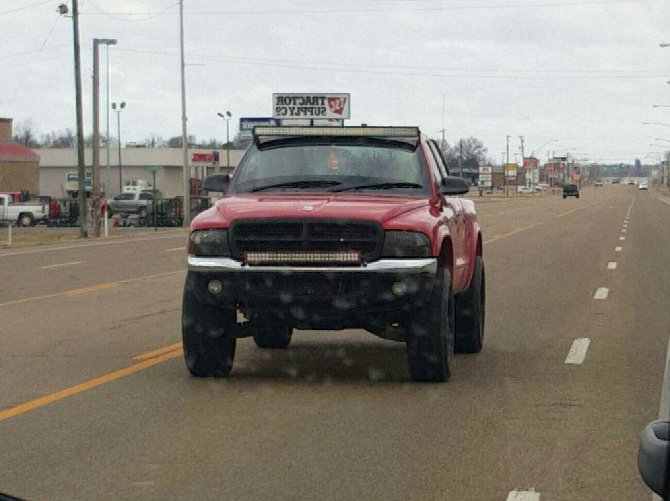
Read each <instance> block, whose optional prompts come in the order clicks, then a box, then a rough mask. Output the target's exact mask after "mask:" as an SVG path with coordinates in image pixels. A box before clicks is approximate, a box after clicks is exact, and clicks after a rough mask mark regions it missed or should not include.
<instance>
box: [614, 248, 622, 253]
mask: <svg viewBox="0 0 670 501" xmlns="http://www.w3.org/2000/svg"><path fill="white" fill-rule="evenodd" d="M622 250H623V247H615V248H614V252H621V251H622Z"/></svg>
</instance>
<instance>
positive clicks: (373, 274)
mask: <svg viewBox="0 0 670 501" xmlns="http://www.w3.org/2000/svg"><path fill="white" fill-rule="evenodd" d="M188 270H189V272H188V276H187V287H186V290H187V291H191V292H192V293H195V295H196V298H197V299H198V301H200V302H201V303H206V304H212V305H218V306H224V307H237V308H240V309H242V310H248V311H252V312H254V313H258V314H272V315H276V316H279V317H281V318H284V319H286V320H287V321H289V322H290V323H291V324H293V325H294V326H295V327H297V328H313V329H344V328H349V327H364V326H365V325H368V324H370V322H373V323H378V322H379V321H386V322H388V321H393V322H396V321H398V322H400V321H402V320H403V319H404V318H406V317H407V316H408V315H411V313H412V311H413V310H414V308H416V307H418V306H421V305H422V304H424V303H425V302H426V301H427V300H428V299H429V298H430V296H431V294H432V291H433V286H434V281H435V277H436V272H437V259H436V258H421V259H381V260H378V261H374V262H372V263H369V264H367V265H366V266H324V267H317V266H245V265H243V264H242V263H240V262H239V261H236V260H234V259H230V258H205V257H195V256H189V257H188ZM212 281H219V282H220V283H221V287H220V292H218V293H214V292H210V283H211V282H212ZM218 289H219V288H217V287H215V288H214V290H218Z"/></svg>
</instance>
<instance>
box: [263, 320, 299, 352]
mask: <svg viewBox="0 0 670 501" xmlns="http://www.w3.org/2000/svg"><path fill="white" fill-rule="evenodd" d="M262 322H263V323H262V324H261V325H259V326H258V327H257V329H258V331H257V332H256V334H254V342H255V343H256V346H258V347H259V348H275V349H282V348H288V345H289V344H291V337H292V336H293V328H292V327H291V326H290V325H285V324H281V323H279V322H278V321H277V320H276V319H263V321H262ZM268 323H270V325H268Z"/></svg>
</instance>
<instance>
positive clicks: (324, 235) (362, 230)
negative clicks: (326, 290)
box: [230, 219, 383, 262]
mask: <svg viewBox="0 0 670 501" xmlns="http://www.w3.org/2000/svg"><path fill="white" fill-rule="evenodd" d="M382 243H383V231H382V227H381V225H380V224H379V223H377V222H376V221H360V220H350V219H290V220H286V219H276V220H272V219H269V220H268V219H263V220H250V219H246V220H240V221H235V222H234V223H233V224H231V226H230V247H231V251H232V254H233V257H234V258H235V259H240V260H241V259H242V258H243V256H244V253H245V252H256V251H350V250H353V251H358V252H360V253H361V255H362V256H363V260H364V261H366V262H369V261H373V260H375V259H377V258H378V257H379V254H380V253H381V246H382Z"/></svg>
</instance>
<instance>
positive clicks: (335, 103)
mask: <svg viewBox="0 0 670 501" xmlns="http://www.w3.org/2000/svg"><path fill="white" fill-rule="evenodd" d="M350 104H351V96H350V95H349V94H283V93H279V94H272V117H273V118H279V119H293V118H302V119H305V118H306V119H339V120H343V119H346V118H351V116H350V115H351V111H350Z"/></svg>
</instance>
